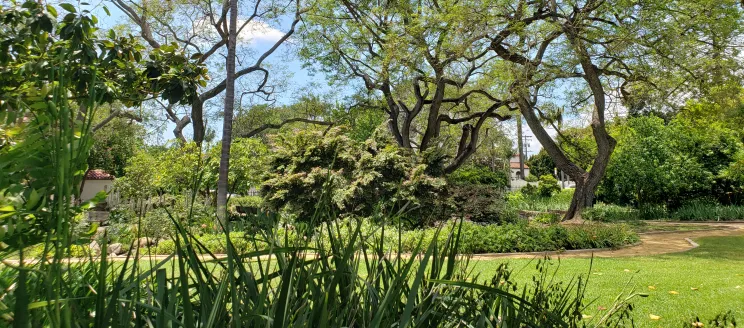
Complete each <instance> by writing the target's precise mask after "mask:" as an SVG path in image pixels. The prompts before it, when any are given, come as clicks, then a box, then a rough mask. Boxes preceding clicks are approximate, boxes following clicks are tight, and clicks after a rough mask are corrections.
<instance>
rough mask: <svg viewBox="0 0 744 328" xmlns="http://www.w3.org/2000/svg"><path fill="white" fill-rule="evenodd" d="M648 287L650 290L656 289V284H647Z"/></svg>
mask: <svg viewBox="0 0 744 328" xmlns="http://www.w3.org/2000/svg"><path fill="white" fill-rule="evenodd" d="M648 289H650V290H656V286H648Z"/></svg>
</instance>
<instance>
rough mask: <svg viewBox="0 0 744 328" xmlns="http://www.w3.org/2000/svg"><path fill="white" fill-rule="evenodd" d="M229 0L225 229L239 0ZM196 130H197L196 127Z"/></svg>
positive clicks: (221, 193) (222, 192)
mask: <svg viewBox="0 0 744 328" xmlns="http://www.w3.org/2000/svg"><path fill="white" fill-rule="evenodd" d="M229 1H230V31H229V32H228V43H227V63H226V66H227V67H226V68H227V79H226V82H227V83H226V87H225V114H224V117H225V118H224V120H223V124H222V151H221V153H220V171H219V178H218V180H217V218H218V219H219V220H220V223H221V224H222V228H224V229H226V228H227V220H226V217H227V188H228V186H229V184H228V180H227V178H228V172H229V170H230V146H231V145H232V123H233V109H234V107H235V46H236V41H237V24H238V0H229ZM194 123H196V122H194ZM194 131H196V127H195V128H194ZM194 135H196V133H194Z"/></svg>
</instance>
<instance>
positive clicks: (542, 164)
mask: <svg viewBox="0 0 744 328" xmlns="http://www.w3.org/2000/svg"><path fill="white" fill-rule="evenodd" d="M526 163H527V165H529V167H530V175H533V176H535V177H541V176H543V175H553V172H554V170H555V163H553V158H551V157H550V155H548V152H547V151H545V149H544V148H543V149H540V151H539V152H538V153H537V154H536V155H533V156H532V157H530V158H529V159H528V160H527V162H526Z"/></svg>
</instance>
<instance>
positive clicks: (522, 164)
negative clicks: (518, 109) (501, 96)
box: [517, 115, 527, 179]
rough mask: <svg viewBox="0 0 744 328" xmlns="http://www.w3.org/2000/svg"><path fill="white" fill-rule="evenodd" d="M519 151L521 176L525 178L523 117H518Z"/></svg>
mask: <svg viewBox="0 0 744 328" xmlns="http://www.w3.org/2000/svg"><path fill="white" fill-rule="evenodd" d="M517 149H518V150H519V176H521V177H522V179H525V178H527V177H525V176H524V145H523V140H522V115H517Z"/></svg>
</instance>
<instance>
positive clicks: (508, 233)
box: [403, 223, 638, 254]
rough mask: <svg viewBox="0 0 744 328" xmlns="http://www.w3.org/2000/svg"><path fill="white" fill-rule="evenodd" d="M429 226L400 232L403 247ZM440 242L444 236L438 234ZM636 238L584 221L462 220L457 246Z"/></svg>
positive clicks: (506, 248)
mask: <svg viewBox="0 0 744 328" xmlns="http://www.w3.org/2000/svg"><path fill="white" fill-rule="evenodd" d="M434 232H435V231H434V230H433V229H425V230H415V231H411V232H408V233H406V234H404V243H403V249H404V250H406V251H410V250H412V249H413V248H414V247H415V246H416V244H415V241H417V240H418V239H419V238H424V240H425V241H426V240H431V239H432V238H433V236H434ZM439 238H440V239H442V240H441V242H444V239H443V238H444V237H442V236H440V237H439ZM637 241H638V236H637V235H636V234H635V233H634V232H633V231H632V230H630V228H629V227H627V226H625V225H603V224H584V225H579V226H562V225H549V226H540V225H528V224H526V223H520V224H507V225H500V226H497V225H478V224H468V223H463V227H462V235H461V246H462V251H463V252H466V253H474V254H478V253H509V252H539V251H554V250H561V249H565V250H570V249H589V248H614V247H620V246H623V245H627V244H631V243H634V242H637Z"/></svg>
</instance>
